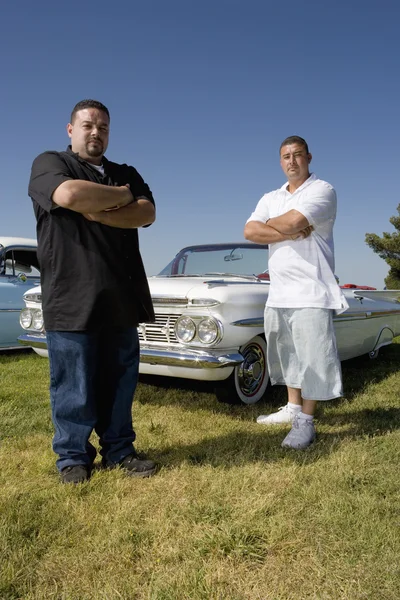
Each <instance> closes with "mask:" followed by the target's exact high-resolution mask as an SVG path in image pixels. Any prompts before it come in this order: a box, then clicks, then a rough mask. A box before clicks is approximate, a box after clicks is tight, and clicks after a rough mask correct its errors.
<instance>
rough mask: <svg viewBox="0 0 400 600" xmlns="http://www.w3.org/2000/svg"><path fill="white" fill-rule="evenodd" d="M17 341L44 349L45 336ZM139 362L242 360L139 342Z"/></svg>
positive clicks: (226, 363)
mask: <svg viewBox="0 0 400 600" xmlns="http://www.w3.org/2000/svg"><path fill="white" fill-rule="evenodd" d="M18 341H19V343H20V344H22V345H24V346H30V347H32V348H42V349H46V348H47V344H46V336H45V335H43V334H37V335H35V334H33V333H24V334H22V335H20V336H19V338H18ZM140 362H141V363H146V364H149V365H165V366H167V367H185V368H189V369H221V368H223V367H236V366H237V365H240V363H242V362H243V356H242V355H241V354H240V353H239V352H235V351H234V350H232V352H228V353H220V352H218V351H212V350H191V349H190V348H179V349H175V348H163V347H161V346H158V347H157V346H155V347H151V348H150V347H148V346H144V345H143V344H141V346H140Z"/></svg>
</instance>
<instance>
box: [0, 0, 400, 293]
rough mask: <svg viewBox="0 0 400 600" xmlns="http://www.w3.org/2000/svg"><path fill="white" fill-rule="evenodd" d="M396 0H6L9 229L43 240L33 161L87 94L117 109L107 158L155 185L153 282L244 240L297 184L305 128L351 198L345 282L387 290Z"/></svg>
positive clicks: (398, 63)
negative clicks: (377, 246) (213, 248)
mask: <svg viewBox="0 0 400 600" xmlns="http://www.w3.org/2000/svg"><path fill="white" fill-rule="evenodd" d="M399 20H400V3H399V2H398V1H397V0H380V1H379V2H378V1H371V0H365V1H359V0H347V1H343V0H339V1H337V2H326V1H324V0H296V1H293V0H287V1H286V2H277V1H269V0H197V1H196V0H185V1H184V0H168V1H167V0H146V1H144V0H140V1H139V0H114V2H105V1H104V0H98V1H97V2H95V3H82V2H76V1H74V0H72V1H70V2H68V3H58V2H53V1H52V2H50V1H48V0H43V1H41V0H37V1H36V2H31V1H28V0H24V1H22V0H14V1H13V2H11V1H7V0H5V1H4V2H3V3H2V8H1V19H0V66H1V75H2V86H1V94H0V106H1V114H2V120H3V122H2V131H1V138H2V160H1V163H2V167H3V168H2V177H1V185H0V195H1V196H0V197H1V212H0V233H1V234H3V235H19V236H34V235H35V221H34V218H33V212H32V208H31V202H30V199H29V197H28V196H27V185H28V180H29V174H30V167H31V163H32V160H33V158H34V157H35V156H36V155H37V154H39V153H40V152H42V151H44V150H50V149H51V150H54V149H64V148H65V147H66V145H67V144H68V138H67V135H66V131H65V125H66V124H67V122H68V120H69V115H70V112H71V109H72V107H73V106H74V105H75V103H76V102H77V101H79V100H81V99H83V98H88V97H90V98H95V99H98V100H100V101H102V102H103V103H104V104H106V105H107V106H108V107H109V109H110V112H111V137H110V145H109V148H108V151H107V156H108V158H109V159H111V160H115V161H117V162H128V163H130V164H133V165H134V166H135V167H136V168H137V169H138V170H139V172H140V173H141V174H142V175H143V177H144V179H145V180H146V181H147V183H148V184H149V185H150V187H151V189H152V190H153V193H154V196H155V199H156V202H157V222H156V223H155V224H154V225H153V226H152V227H150V228H148V229H144V230H142V231H141V234H140V238H141V248H142V255H143V259H144V262H145V265H146V269H147V272H148V274H149V275H151V274H155V273H157V272H158V271H159V270H161V269H162V267H163V266H165V265H166V264H167V263H168V262H169V260H170V259H171V258H172V257H173V256H174V254H175V253H176V252H177V251H178V250H179V249H180V248H181V247H183V246H185V245H189V244H192V243H193V244H195V243H206V242H227V241H241V240H243V226H244V223H245V221H246V219H247V218H248V216H249V215H250V213H251V212H252V210H253V208H254V206H255V205H256V203H257V201H258V200H259V198H260V197H261V196H262V195H263V194H264V193H265V192H267V191H270V190H272V189H275V188H277V187H279V186H281V185H282V184H283V183H284V177H283V173H282V171H281V170H280V166H279V154H278V148H279V145H280V142H281V141H282V140H283V139H284V138H285V137H286V136H288V135H293V134H297V135H301V136H303V137H305V138H306V139H307V141H308V143H309V146H310V150H311V152H312V154H313V162H312V167H313V170H314V171H315V172H316V174H317V175H318V176H319V177H321V178H322V179H326V180H327V181H329V182H330V183H332V184H333V185H334V187H335V188H336V190H337V193H338V218H337V221H336V226H335V242H336V272H337V275H338V276H339V277H340V281H341V283H354V282H355V283H358V284H369V285H374V286H377V287H382V286H383V285H384V282H383V279H384V277H385V276H386V274H387V271H388V267H387V265H386V263H385V262H384V261H383V260H382V259H380V258H379V257H378V256H376V255H375V254H374V253H373V252H372V250H370V249H369V248H368V246H366V244H365V241H364V237H365V233H366V232H374V233H378V234H379V235H381V234H382V232H383V231H390V232H391V231H393V227H392V226H391V224H390V223H389V218H390V217H391V216H392V215H394V214H397V213H396V208H397V205H398V204H399V202H400V196H399V193H398V192H397V190H396V189H395V188H393V185H394V182H395V177H396V174H397V173H398V160H399V153H398V145H399V144H398V137H399V97H400V77H399V73H400V36H399V31H398V23H399Z"/></svg>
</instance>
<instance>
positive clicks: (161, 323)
mask: <svg viewBox="0 0 400 600" xmlns="http://www.w3.org/2000/svg"><path fill="white" fill-rule="evenodd" d="M180 316H181V315H160V314H156V321H155V323H141V324H140V325H139V328H138V333H139V340H140V341H141V342H148V343H151V342H156V343H158V344H160V343H161V344H162V343H164V344H177V343H178V340H177V339H176V335H175V323H176V321H177V320H178V319H179V317H180Z"/></svg>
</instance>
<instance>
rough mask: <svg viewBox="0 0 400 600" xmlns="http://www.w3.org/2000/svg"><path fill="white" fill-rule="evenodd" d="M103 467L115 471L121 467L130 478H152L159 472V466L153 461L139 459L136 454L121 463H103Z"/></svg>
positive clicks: (129, 455) (126, 457)
mask: <svg viewBox="0 0 400 600" xmlns="http://www.w3.org/2000/svg"><path fill="white" fill-rule="evenodd" d="M102 465H103V467H105V468H107V469H115V467H121V469H123V470H124V471H125V472H126V474H127V475H129V476H130V477H151V476H152V475H154V474H155V472H156V471H157V464H156V463H155V462H154V461H153V460H148V459H142V458H139V457H138V455H137V454H136V452H132V453H131V454H128V456H125V458H123V459H122V460H121V461H120V462H119V463H107V462H106V461H105V460H104V459H103V461H102Z"/></svg>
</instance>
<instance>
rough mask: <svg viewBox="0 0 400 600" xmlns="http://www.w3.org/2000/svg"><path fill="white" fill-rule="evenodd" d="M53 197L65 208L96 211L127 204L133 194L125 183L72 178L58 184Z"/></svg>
mask: <svg viewBox="0 0 400 600" xmlns="http://www.w3.org/2000/svg"><path fill="white" fill-rule="evenodd" d="M52 199H53V202H55V203H56V204H57V205H58V206H62V207H63V208H68V209H69V210H73V211H75V212H79V213H94V212H101V211H103V210H107V209H109V208H114V207H116V206H119V207H122V206H126V205H127V204H129V203H130V202H132V201H133V196H132V193H131V191H130V189H129V187H128V186H125V185H123V186H118V187H113V186H109V185H102V184H100V183H94V182H93V181H82V180H81V179H70V180H68V181H64V183H62V184H61V185H59V186H58V188H57V189H56V190H55V191H54V193H53V197H52Z"/></svg>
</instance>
